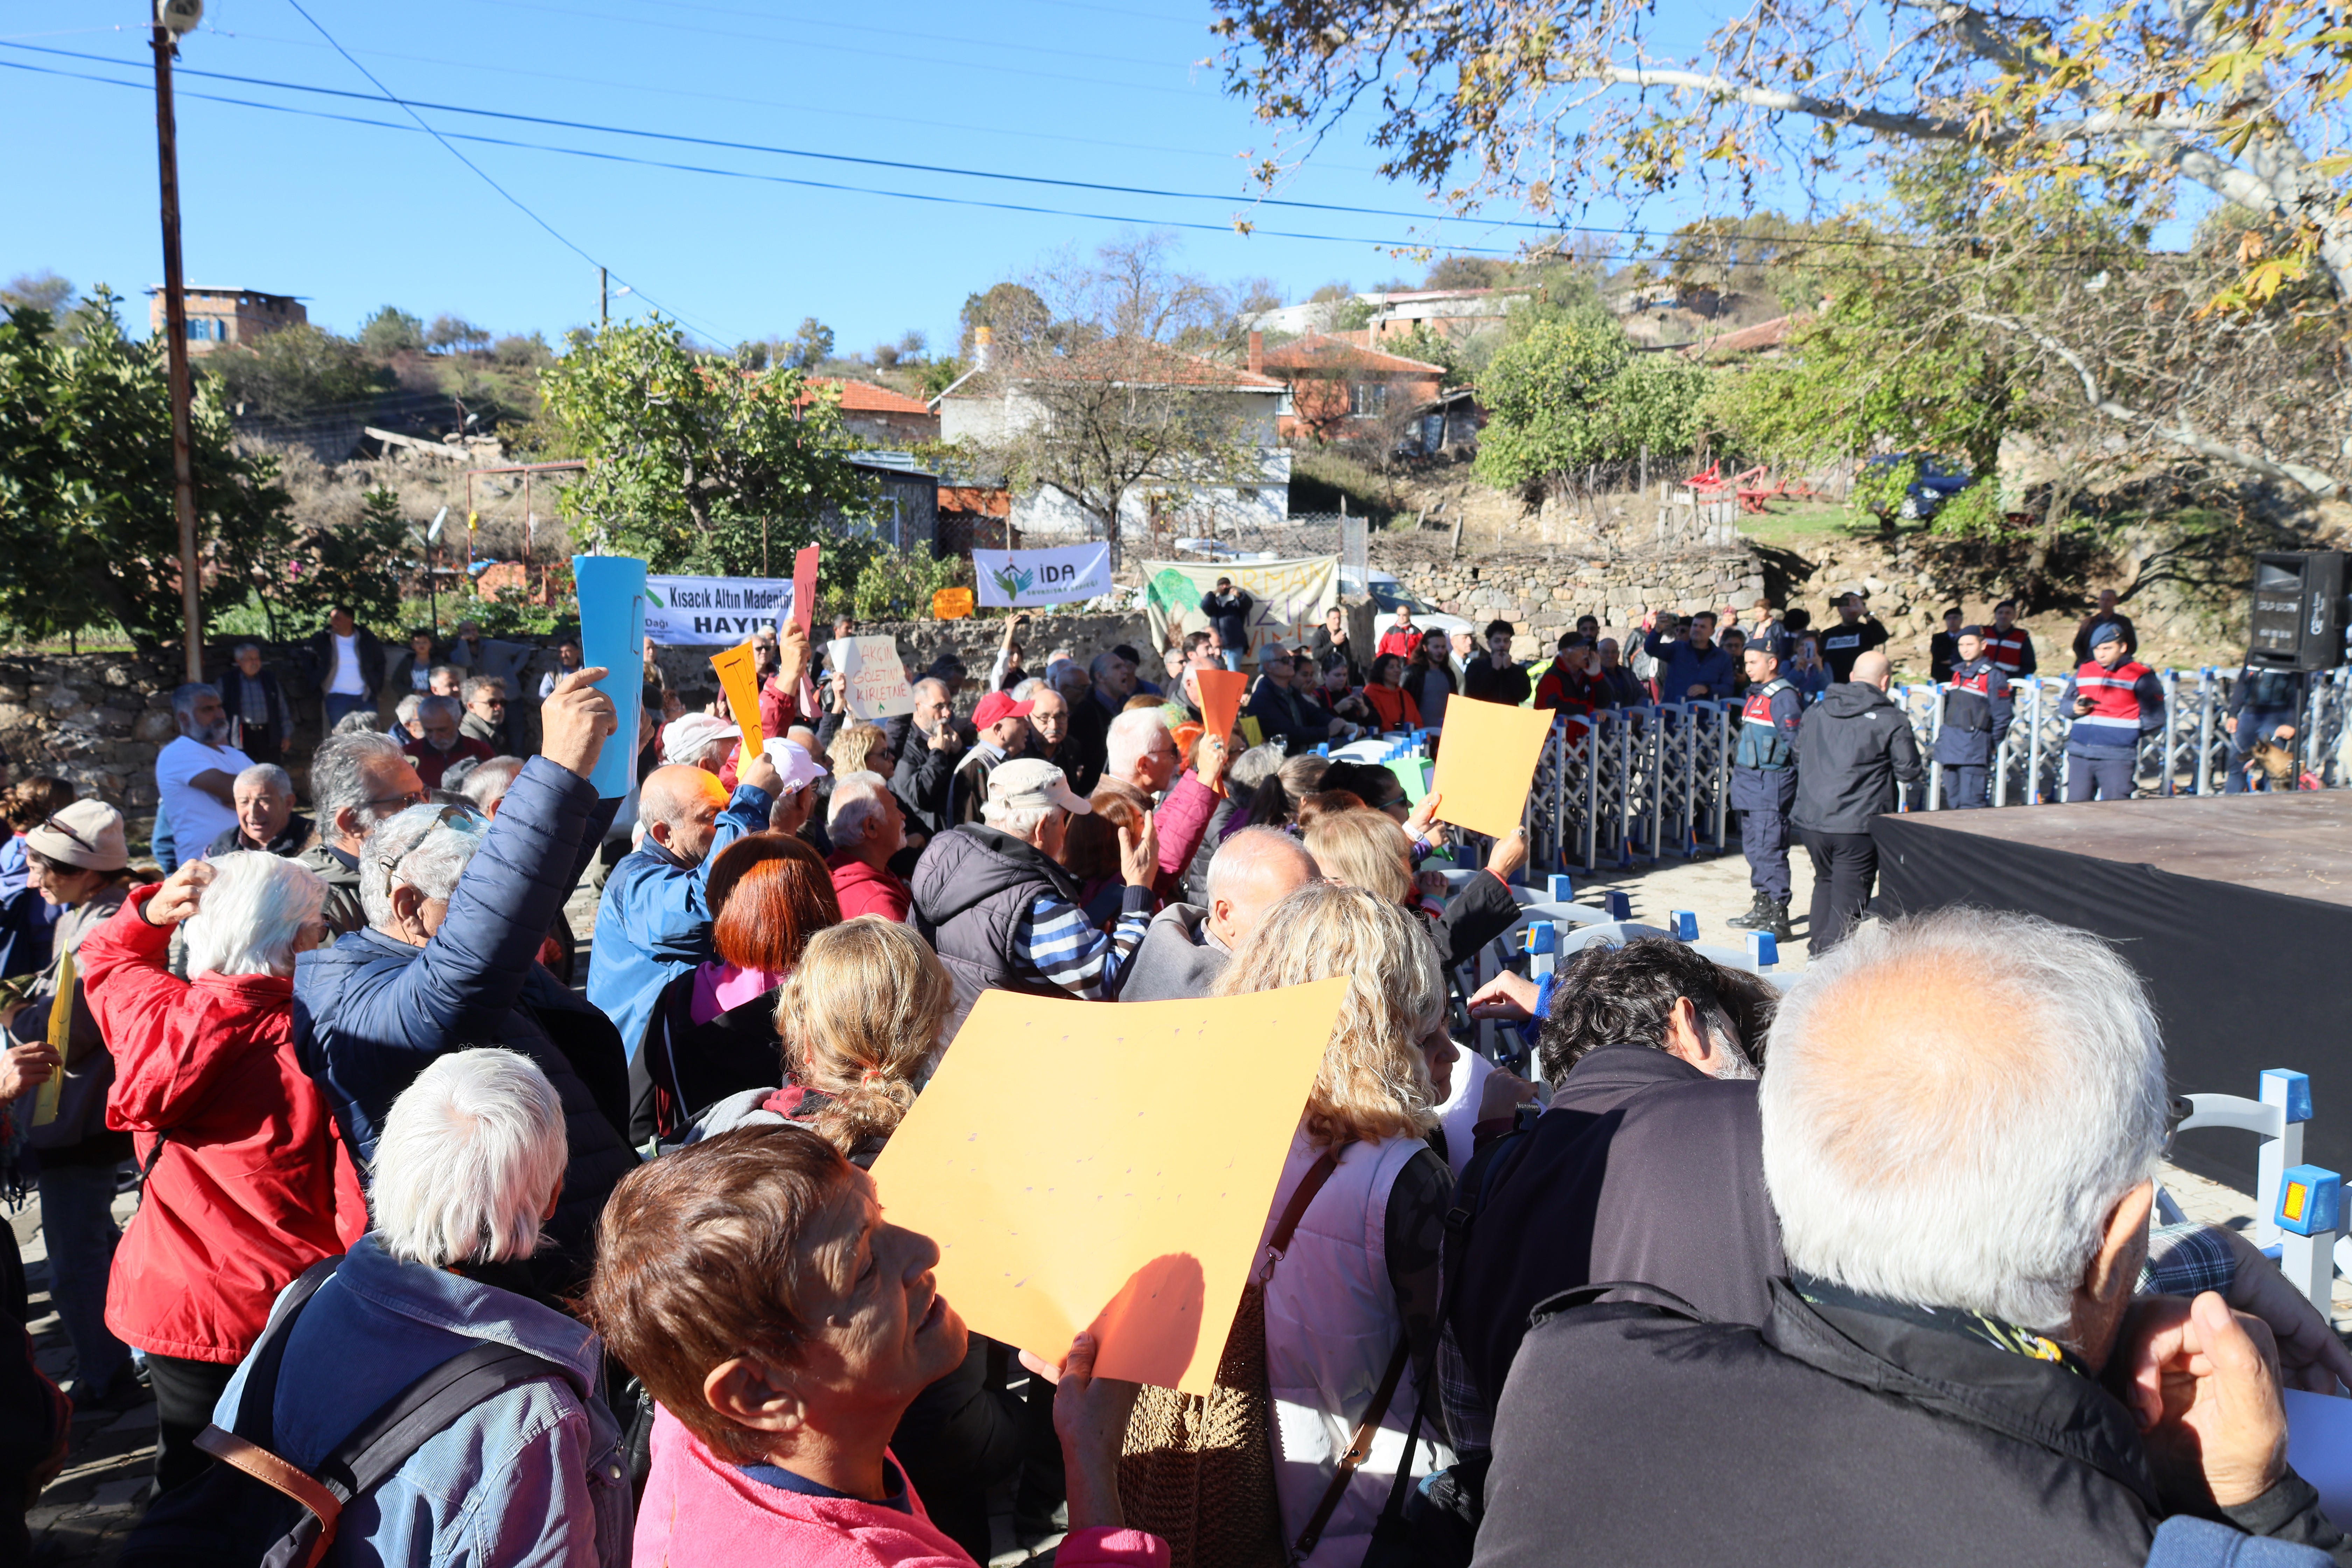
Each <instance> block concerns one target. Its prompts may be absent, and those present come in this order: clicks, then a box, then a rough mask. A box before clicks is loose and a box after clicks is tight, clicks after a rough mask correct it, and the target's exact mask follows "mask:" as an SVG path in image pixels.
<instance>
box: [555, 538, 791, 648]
mask: <svg viewBox="0 0 2352 1568" xmlns="http://www.w3.org/2000/svg"><path fill="white" fill-rule="evenodd" d="M604 559H610V557H604ZM645 598H646V604H645V616H646V636H647V637H651V638H653V639H654V641H655V643H656V645H658V646H659V647H733V646H734V645H735V644H737V643H739V642H741V641H742V640H743V639H744V638H745V637H750V636H751V634H752V633H753V632H756V631H758V630H759V629H760V628H761V626H782V625H783V622H784V617H785V616H789V615H790V614H792V608H793V583H792V579H791V578H789V577H661V576H652V577H647V578H646V586H645ZM583 651H584V650H583Z"/></svg>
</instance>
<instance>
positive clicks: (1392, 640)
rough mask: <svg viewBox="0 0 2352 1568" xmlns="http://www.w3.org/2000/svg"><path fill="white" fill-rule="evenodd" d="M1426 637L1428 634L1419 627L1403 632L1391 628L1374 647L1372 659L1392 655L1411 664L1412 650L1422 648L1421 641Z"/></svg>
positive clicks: (1393, 627)
mask: <svg viewBox="0 0 2352 1568" xmlns="http://www.w3.org/2000/svg"><path fill="white" fill-rule="evenodd" d="M1425 635H1427V634H1425V633H1424V632H1423V631H1422V629H1421V628H1420V627H1419V626H1415V627H1413V628H1412V630H1411V631H1402V632H1401V631H1399V630H1397V629H1396V627H1395V626H1390V627H1389V628H1388V630H1386V631H1384V632H1382V633H1381V640H1380V641H1379V642H1378V643H1376V644H1374V645H1373V647H1372V657H1373V658H1379V657H1380V656H1381V655H1382V654H1384V653H1392V654H1394V655H1396V656H1397V657H1398V658H1401V659H1402V660H1404V661H1405V662H1406V663H1407V664H1411V663H1412V650H1413V649H1415V648H1417V647H1420V646H1421V639H1422V638H1423V637H1424V636H1425Z"/></svg>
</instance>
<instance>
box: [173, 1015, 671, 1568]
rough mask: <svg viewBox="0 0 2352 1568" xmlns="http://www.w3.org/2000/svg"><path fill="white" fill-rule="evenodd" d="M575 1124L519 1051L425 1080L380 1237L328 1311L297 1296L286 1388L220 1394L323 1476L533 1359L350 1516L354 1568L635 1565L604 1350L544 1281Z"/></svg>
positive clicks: (253, 1381)
mask: <svg viewBox="0 0 2352 1568" xmlns="http://www.w3.org/2000/svg"><path fill="white" fill-rule="evenodd" d="M567 1120H568V1118H567V1116H566V1112H565V1107H564V1105H563V1103H562V1096H561V1095H560V1094H559V1092H558V1090H557V1089H556V1088H555V1086H554V1085H552V1084H551V1083H550V1082H549V1080H548V1079H547V1077H546V1075H545V1074H544V1073H543V1072H541V1069H540V1068H539V1067H537V1066H535V1065H534V1064H533V1063H532V1062H531V1060H530V1058H526V1057H523V1056H520V1055H517V1054H516V1053H514V1052H512V1051H504V1050H462V1051H457V1052H453V1053H451V1054H449V1055H447V1056H444V1057H440V1058H436V1060H434V1061H433V1062H431V1063H430V1064H428V1065H427V1066H425V1068H423V1070H421V1071H420V1072H418V1073H417V1075H416V1077H415V1080H414V1081H412V1082H411V1083H410V1084H409V1085H408V1086H407V1088H405V1089H403V1090H402V1091H401V1093H400V1096H399V1098H398V1099H397V1100H394V1102H393V1104H392V1106H391V1108H390V1110H389V1111H388V1113H387V1114H386V1115H385V1117H384V1119H383V1136H382V1138H381V1139H380V1140H379V1141H378V1142H377V1144H376V1152H375V1158H374V1160H373V1164H372V1173H373V1194H372V1197H373V1203H372V1207H373V1211H374V1219H375V1223H374V1226H373V1228H372V1229H370V1230H369V1232H368V1233H367V1235H365V1236H364V1237H361V1238H360V1240H359V1242H358V1243H357V1244H356V1245H355V1246H353V1247H352V1249H351V1252H350V1254H349V1255H348V1256H346V1257H345V1258H342V1259H341V1262H340V1263H339V1264H337V1265H336V1266H335V1268H334V1272H333V1273H332V1274H331V1275H329V1276H328V1277H327V1278H326V1279H325V1280H324V1281H323V1283H319V1284H317V1285H316V1288H315V1290H314V1291H313V1292H311V1293H310V1294H307V1295H305V1294H302V1293H301V1292H302V1291H303V1289H304V1287H303V1286H301V1285H299V1284H298V1285H297V1286H296V1287H295V1288H294V1291H293V1292H291V1293H289V1296H288V1297H287V1298H285V1299H283V1300H281V1302H280V1310H281V1313H282V1314H283V1317H284V1319H285V1321H283V1323H282V1325H281V1326H280V1327H278V1328H277V1329H276V1330H275V1331H273V1333H272V1338H282V1340H283V1343H284V1350H283V1352H282V1353H283V1359H282V1360H281V1361H279V1362H278V1363H277V1365H276V1366H275V1368H274V1371H275V1376H274V1377H273V1376H271V1375H270V1370H269V1363H268V1358H267V1357H266V1356H265V1355H264V1354H263V1353H261V1352H258V1351H257V1352H256V1353H255V1354H253V1355H251V1356H248V1357H247V1360H246V1362H245V1363H244V1364H243V1365H242V1366H240V1367H239V1368H238V1369H237V1373H236V1376H235V1377H234V1378H233V1379H231V1381H230V1383H229V1385H228V1389H227V1392H226V1393H225V1394H222V1396H221V1401H220V1405H219V1406H218V1407H217V1408H216V1409H215V1412H214V1415H213V1420H214V1423H215V1426H219V1427H221V1428H223V1429H225V1430H227V1431H233V1432H235V1433H236V1434H237V1435H238V1436H246V1437H247V1438H248V1440H250V1439H251V1438H252V1437H254V1436H263V1435H266V1436H267V1437H268V1447H269V1450H270V1451H271V1452H273V1453H275V1454H276V1455H278V1458H282V1459H284V1460H287V1461H288V1462H289V1463H291V1464H293V1465H295V1466H297V1467H299V1468H301V1469H303V1470H306V1471H312V1472H315V1471H317V1470H318V1469H319V1468H320V1466H321V1462H322V1461H324V1460H325V1459H326V1458H328V1456H330V1455H331V1454H332V1453H333V1452H334V1450H335V1448H336V1447H338V1446H339V1445H340V1444H341V1443H342V1442H343V1440H344V1439H345V1438H346V1437H348V1436H351V1435H352V1433H353V1432H354V1431H356V1430H357V1429H358V1428H359V1427H360V1426H362V1424H363V1423H364V1422H366V1421H367V1420H368V1419H369V1418H370V1416H371V1415H372V1414H373V1413H374V1412H377V1411H379V1410H382V1409H383V1408H385V1407H386V1406H387V1405H390V1404H391V1403H392V1401H393V1400H394V1399H395V1398H396V1397H397V1396H399V1395H400V1394H401V1393H402V1392H403V1391H404V1390H405V1389H406V1388H408V1387H409V1386H410V1385H411V1384H415V1383H416V1382H417V1381H418V1380H419V1379H420V1378H423V1377H424V1376H425V1374H426V1373H430V1372H432V1371H434V1370H435V1369H436V1368H437V1367H441V1366H444V1365H446V1364H447V1363H450V1362H451V1361H453V1360H454V1359H455V1358H456V1357H457V1356H460V1355H464V1354H467V1353H469V1352H478V1354H479V1355H484V1356H487V1355H490V1354H494V1353H495V1352H496V1350H497V1349H498V1348H500V1347H503V1348H505V1349H507V1350H509V1352H517V1351H519V1352H523V1355H522V1356H521V1357H512V1358H509V1359H508V1360H507V1361H505V1362H504V1363H501V1364H500V1365H499V1367H498V1369H497V1371H496V1372H495V1373H493V1371H492V1369H491V1368H490V1367H488V1366H485V1367H482V1368H481V1369H480V1370H478V1371H476V1372H474V1373H471V1374H470V1375H471V1376H473V1377H474V1378H476V1379H478V1380H480V1381H481V1383H482V1385H483V1387H484V1393H483V1394H482V1395H481V1396H480V1397H478V1399H477V1400H476V1401H475V1402H474V1403H473V1404H472V1405H470V1406H469V1407H468V1408H467V1409H466V1410H465V1411H464V1412H463V1414H461V1415H457V1417H456V1419H455V1420H454V1421H453V1422H451V1423H449V1424H447V1425H445V1426H443V1427H442V1428H441V1429H440V1431H439V1432H438V1434H437V1435H436V1436H433V1437H431V1438H430V1439H428V1440H427V1441H426V1443H425V1446H424V1447H421V1448H419V1449H418V1450H417V1451H416V1452H415V1454H414V1455H412V1456H411V1457H410V1458H409V1460H408V1462H407V1463H406V1464H404V1465H403V1466H402V1467H401V1468H400V1469H398V1470H397V1471H395V1472H394V1474H393V1475H392V1477H391V1478H390V1479H387V1480H385V1481H383V1483H382V1484H381V1485H379V1486H377V1487H376V1488H375V1489H374V1490H373V1491H370V1492H362V1493H361V1494H359V1495H358V1496H355V1497H352V1499H350V1500H348V1501H346V1502H345V1503H344V1505H343V1511H342V1515H341V1522H340V1529H339V1530H338V1531H337V1533H336V1537H335V1549H336V1553H337V1555H338V1556H339V1557H341V1559H343V1560H345V1561H348V1562H353V1563H382V1564H395V1563H396V1564H407V1565H414V1568H425V1565H426V1564H430V1563H475V1562H478V1563H503V1562H525V1561H529V1562H546V1563H571V1564H576V1565H581V1568H587V1565H593V1568H625V1564H626V1563H628V1561H629V1540H630V1531H631V1525H632V1519H631V1514H632V1511H633V1510H632V1508H631V1504H630V1495H629V1485H628V1471H627V1466H626V1458H625V1454H624V1452H623V1445H622V1441H621V1431H620V1426H619V1424H618V1423H617V1422H616V1421H614V1418H613V1413H612V1412H611V1410H610V1409H608V1408H607V1407H606V1405H605V1404H604V1398H603V1395H602V1393H601V1390H602V1388H603V1386H604V1344H603V1342H601V1341H600V1340H598V1339H597V1337H596V1336H595V1335H594V1334H593V1333H591V1332H590V1331H588V1330H586V1329H583V1328H582V1327H581V1326H580V1324H579V1323H578V1322H577V1321H574V1320H572V1318H569V1317H567V1316H565V1315H564V1314H563V1313H562V1311H560V1310H557V1309H556V1308H555V1306H554V1305H553V1304H552V1303H551V1302H550V1301H548V1300H546V1299H545V1296H544V1293H543V1292H542V1290H541V1289H540V1288H539V1287H538V1286H537V1285H536V1284H535V1282H534V1279H533V1272H532V1268H531V1258H532V1255H533V1253H534V1252H536V1251H537V1250H538V1248H539V1246H540V1224H541V1221H542V1220H543V1219H544V1218H546V1217H547V1216H548V1215H551V1214H552V1213H554V1212H555V1210H556V1205H557V1194H558V1193H559V1192H561V1191H562V1188H563V1187H564V1184H565V1179H566V1171H567V1166H566V1158H565V1156H566V1152H567V1150H566V1144H565V1135H564V1128H565V1122H566V1121H567ZM266 1343H267V1342H265V1344H266ZM248 1394H250V1395H251V1396H252V1397H251V1398H250V1399H248V1397H247V1396H248Z"/></svg>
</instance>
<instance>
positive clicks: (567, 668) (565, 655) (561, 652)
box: [539, 637, 580, 702]
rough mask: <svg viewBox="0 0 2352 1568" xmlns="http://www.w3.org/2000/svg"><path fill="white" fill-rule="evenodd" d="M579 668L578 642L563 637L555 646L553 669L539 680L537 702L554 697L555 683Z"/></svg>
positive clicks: (577, 640) (575, 638) (572, 638)
mask: <svg viewBox="0 0 2352 1568" xmlns="http://www.w3.org/2000/svg"><path fill="white" fill-rule="evenodd" d="M577 668H580V641H579V639H578V638H577V637H565V638H563V639H562V640H561V641H559V642H558V643H557V644H556V645H555V668H553V669H551V670H549V671H548V672H547V673H546V674H545V675H542V676H541V677H540V678H539V700H541V702H544V701H546V700H548V699H549V698H551V697H552V696H554V695H555V686H556V682H558V681H560V680H562V679H563V678H564V677H565V676H567V675H569V674H571V673H572V671H573V670H575V669H577Z"/></svg>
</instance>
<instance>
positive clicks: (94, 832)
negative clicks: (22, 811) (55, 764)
mask: <svg viewBox="0 0 2352 1568" xmlns="http://www.w3.org/2000/svg"><path fill="white" fill-rule="evenodd" d="M25 847H26V848H28V849H31V850H32V851H33V852H34V853H35V854H37V855H39V856H41V857H42V858H44V859H48V860H55V861H57V862H58V863H59V864H60V865H65V866H79V867H80V868H82V869H84V870H86V871H120V870H121V869H122V868H124V867H125V866H128V865H130V864H131V852H130V850H128V849H127V848H125V847H124V846H123V842H122V814H121V812H119V811H117V810H115V809H114V807H112V806H110V805H107V804H106V802H104V801H102V800H78V801H76V802H74V803H73V804H72V805H68V806H66V807H64V808H63V809H62V810H60V811H58V812H57V813H56V814H54V815H53V816H50V817H49V819H48V820H47V821H46V822H44V823H42V824H41V825H40V826H37V827H35V828H32V829H30V830H29V831H27V832H26V835H25Z"/></svg>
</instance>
